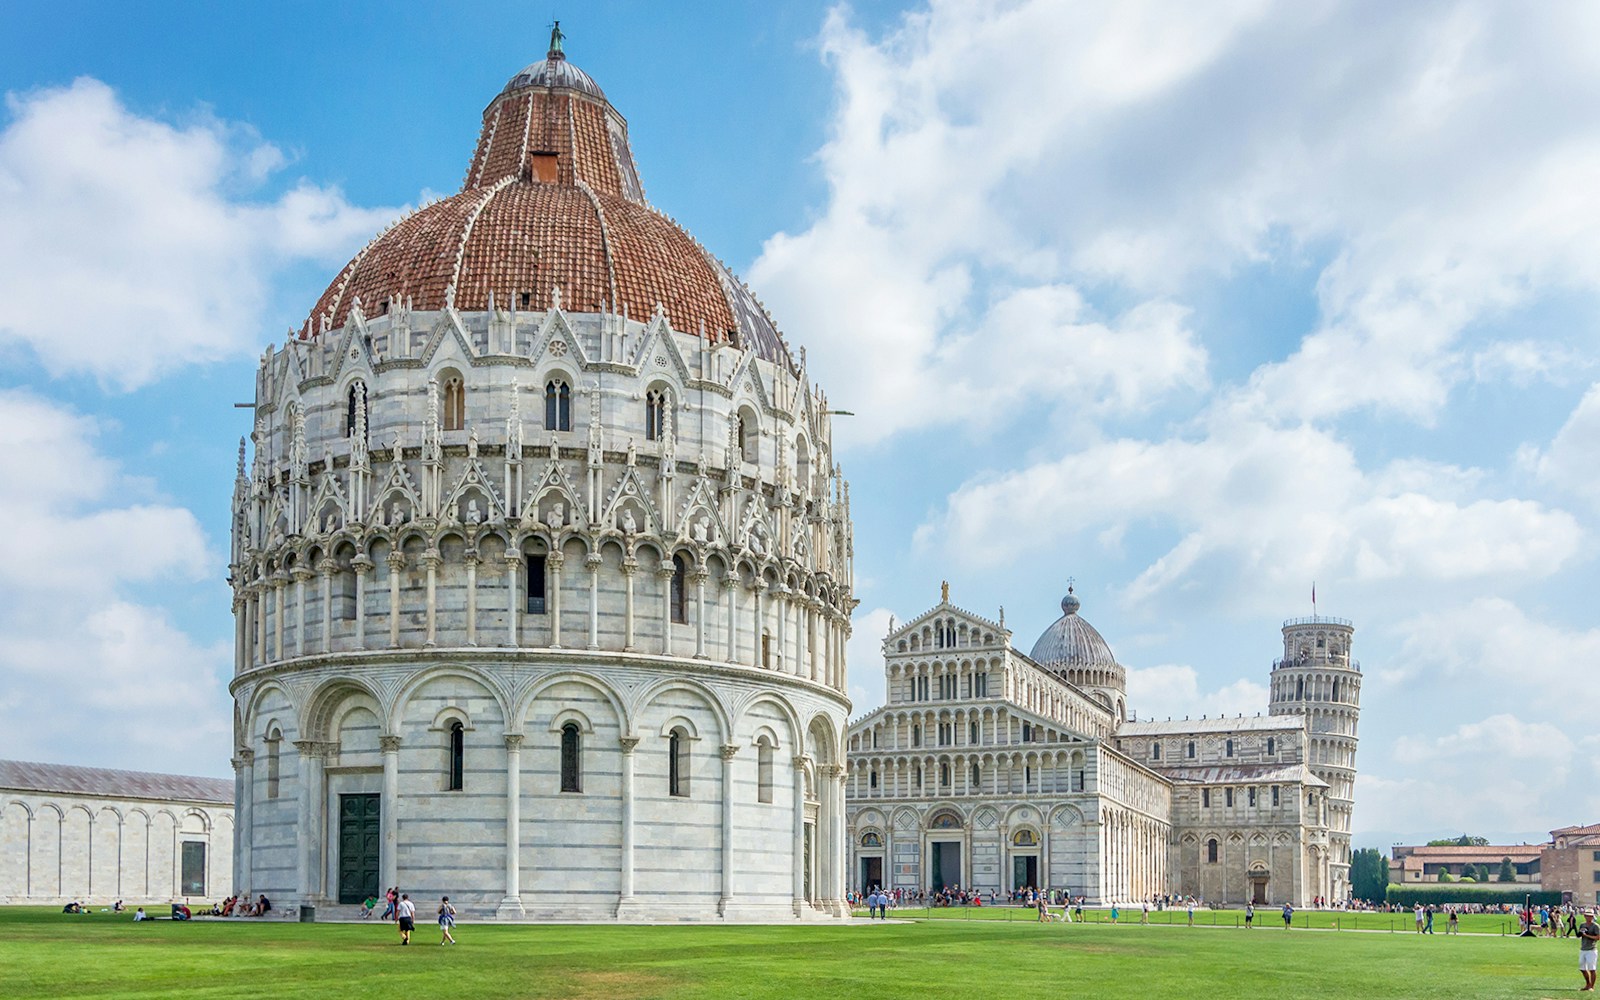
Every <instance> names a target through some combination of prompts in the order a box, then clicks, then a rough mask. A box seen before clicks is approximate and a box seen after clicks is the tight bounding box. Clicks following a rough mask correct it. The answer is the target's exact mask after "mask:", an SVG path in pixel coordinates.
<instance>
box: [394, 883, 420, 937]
mask: <svg viewBox="0 0 1600 1000" xmlns="http://www.w3.org/2000/svg"><path fill="white" fill-rule="evenodd" d="M394 912H395V917H396V919H397V920H399V922H400V943H401V944H410V943H411V932H412V931H413V930H415V929H416V926H417V920H416V917H417V906H416V904H415V903H413V902H411V897H410V896H409V895H408V894H406V893H401V894H400V902H399V903H398V904H396V906H395V908H394Z"/></svg>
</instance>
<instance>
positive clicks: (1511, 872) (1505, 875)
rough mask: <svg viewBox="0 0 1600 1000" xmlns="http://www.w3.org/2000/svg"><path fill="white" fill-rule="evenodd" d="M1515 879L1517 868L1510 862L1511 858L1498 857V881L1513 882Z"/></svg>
mask: <svg viewBox="0 0 1600 1000" xmlns="http://www.w3.org/2000/svg"><path fill="white" fill-rule="evenodd" d="M1516 880H1517V869H1516V868H1515V867H1514V866H1513V865H1512V864H1511V859H1510V858H1501V859H1500V881H1502V882H1515V881H1516Z"/></svg>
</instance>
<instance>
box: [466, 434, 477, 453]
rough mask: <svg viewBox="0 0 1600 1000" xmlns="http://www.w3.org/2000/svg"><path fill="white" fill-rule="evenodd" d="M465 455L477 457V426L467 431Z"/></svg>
mask: <svg viewBox="0 0 1600 1000" xmlns="http://www.w3.org/2000/svg"><path fill="white" fill-rule="evenodd" d="M467 457H468V458H470V459H476V458H477V457H478V428H476V427H474V428H472V430H470V431H468V432H467Z"/></svg>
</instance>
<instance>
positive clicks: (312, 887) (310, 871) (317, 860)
mask: <svg viewBox="0 0 1600 1000" xmlns="http://www.w3.org/2000/svg"><path fill="white" fill-rule="evenodd" d="M294 748H295V750H296V751H298V752H299V754H300V775H299V782H300V803H299V805H300V809H299V815H298V817H297V820H296V824H295V833H296V836H297V838H298V840H299V848H300V850H299V855H298V857H297V859H296V862H295V881H296V883H297V884H298V885H299V887H300V900H301V902H304V903H310V902H313V901H315V899H316V897H317V894H318V890H319V889H320V888H321V881H322V880H321V879H319V878H318V877H317V876H318V875H319V874H320V873H321V857H322V850H321V847H322V844H323V842H324V840H325V838H324V836H323V831H322V796H323V791H322V753H323V750H322V744H320V743H316V742H313V741H311V740H300V741H297V742H296V743H295V745H294Z"/></svg>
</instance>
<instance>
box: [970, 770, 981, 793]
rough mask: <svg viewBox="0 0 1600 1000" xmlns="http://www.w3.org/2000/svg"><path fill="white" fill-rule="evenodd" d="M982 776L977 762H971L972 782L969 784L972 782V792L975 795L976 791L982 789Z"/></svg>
mask: <svg viewBox="0 0 1600 1000" xmlns="http://www.w3.org/2000/svg"><path fill="white" fill-rule="evenodd" d="M982 777H983V774H982V772H981V771H980V770H979V768H978V765H977V764H973V765H972V783H971V784H972V792H973V794H974V795H976V794H977V793H978V792H980V791H982V790H983V781H982Z"/></svg>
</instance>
